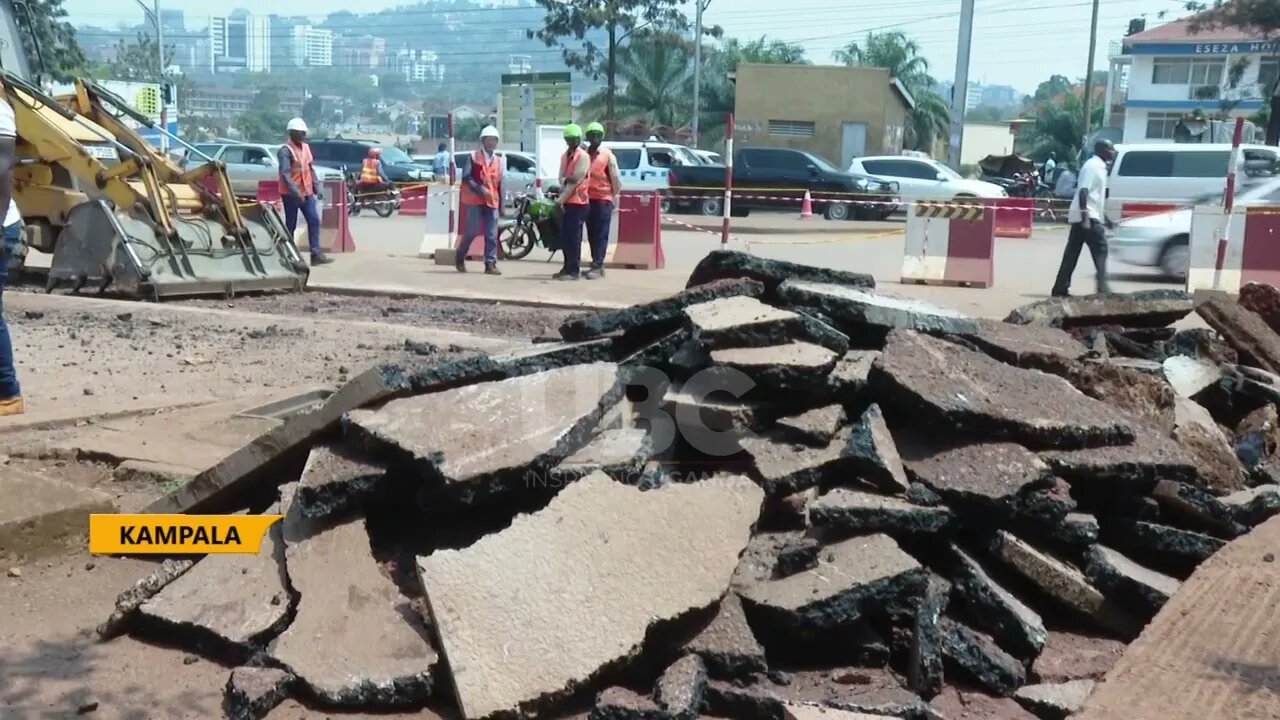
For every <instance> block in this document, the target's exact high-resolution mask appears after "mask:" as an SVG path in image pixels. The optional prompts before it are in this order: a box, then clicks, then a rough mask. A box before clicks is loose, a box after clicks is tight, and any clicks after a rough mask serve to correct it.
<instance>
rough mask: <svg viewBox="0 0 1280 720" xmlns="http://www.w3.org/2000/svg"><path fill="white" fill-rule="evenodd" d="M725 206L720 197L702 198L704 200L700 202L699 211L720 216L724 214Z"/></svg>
mask: <svg viewBox="0 0 1280 720" xmlns="http://www.w3.org/2000/svg"><path fill="white" fill-rule="evenodd" d="M723 208H724V205H723V204H722V203H721V200H720V198H717V197H706V198H702V201H701V202H699V203H698V212H700V213H702V214H703V215H708V216H714V217H719V216H721V215H723V214H724V210H723Z"/></svg>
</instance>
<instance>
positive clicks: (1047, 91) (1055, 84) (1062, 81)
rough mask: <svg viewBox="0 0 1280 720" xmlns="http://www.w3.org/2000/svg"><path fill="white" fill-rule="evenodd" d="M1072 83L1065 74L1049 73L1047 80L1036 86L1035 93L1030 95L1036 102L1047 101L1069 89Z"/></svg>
mask: <svg viewBox="0 0 1280 720" xmlns="http://www.w3.org/2000/svg"><path fill="white" fill-rule="evenodd" d="M1071 88H1072V83H1071V81H1070V80H1068V79H1067V76H1065V75H1051V76H1049V79H1048V80H1045V81H1044V82H1042V83H1040V84H1039V85H1037V86H1036V94H1035V95H1032V96H1031V98H1032V101H1033V102H1037V103H1042V102H1048V101H1050V100H1053V99H1054V98H1056V97H1058V96H1059V95H1064V94H1066V93H1068V92H1070V91H1071Z"/></svg>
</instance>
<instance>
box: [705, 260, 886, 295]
mask: <svg viewBox="0 0 1280 720" xmlns="http://www.w3.org/2000/svg"><path fill="white" fill-rule="evenodd" d="M726 278H751V279H753V280H756V281H758V282H761V283H763V284H764V287H765V294H766V296H772V295H773V294H774V293H775V291H777V289H778V286H779V285H781V284H782V283H783V282H784V281H787V280H790V279H794V280H802V281H808V282H820V283H832V284H835V285H847V286H849V287H855V288H874V287H875V286H876V280H875V278H874V277H872V276H871V275H869V274H866V273H855V272H846V271H843V270H833V269H831V268H824V267H815V266H813V265H801V264H799V263H793V262H787V261H785V260H773V259H770V258H762V257H760V256H758V255H752V254H750V253H744V252H738V251H736V250H713V251H711V252H709V253H707V255H706V257H704V258H702V260H700V261H699V262H698V264H697V266H696V267H694V268H693V272H692V273H690V274H689V281H688V283H687V284H686V286H685V287H687V288H695V287H700V286H704V285H706V284H708V283H711V282H714V281H716V280H723V279H726Z"/></svg>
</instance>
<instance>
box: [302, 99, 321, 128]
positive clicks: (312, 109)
mask: <svg viewBox="0 0 1280 720" xmlns="http://www.w3.org/2000/svg"><path fill="white" fill-rule="evenodd" d="M302 119H303V120H306V121H307V126H308V127H319V125H320V123H321V121H323V120H324V101H323V100H321V99H320V96H319V95H312V96H311V97H309V98H307V99H306V100H303V101H302Z"/></svg>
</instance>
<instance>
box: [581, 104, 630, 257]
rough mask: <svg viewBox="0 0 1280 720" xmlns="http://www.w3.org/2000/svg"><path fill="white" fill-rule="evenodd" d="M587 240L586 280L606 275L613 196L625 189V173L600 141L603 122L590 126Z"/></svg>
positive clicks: (588, 142)
mask: <svg viewBox="0 0 1280 720" xmlns="http://www.w3.org/2000/svg"><path fill="white" fill-rule="evenodd" d="M586 135H587V156H588V158H589V159H590V166H589V168H590V169H589V170H588V176H587V177H588V179H587V244H588V245H590V246H591V268H590V269H589V270H587V271H586V272H585V273H583V274H582V277H584V278H586V279H587V280H594V279H596V278H601V277H604V258H605V255H606V254H607V253H608V252H609V229H610V226H611V225H612V224H613V209H614V207H615V201H614V198H616V197H618V193H620V192H622V176H621V175H620V174H619V173H618V161H617V159H616V158H615V157H614V156H613V152H611V151H610V150H609V148H607V147H603V146H601V145H600V143H601V142H603V141H604V125H601V124H600V123H598V122H593V123H591V124H590V125H588V126H587V131H586Z"/></svg>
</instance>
